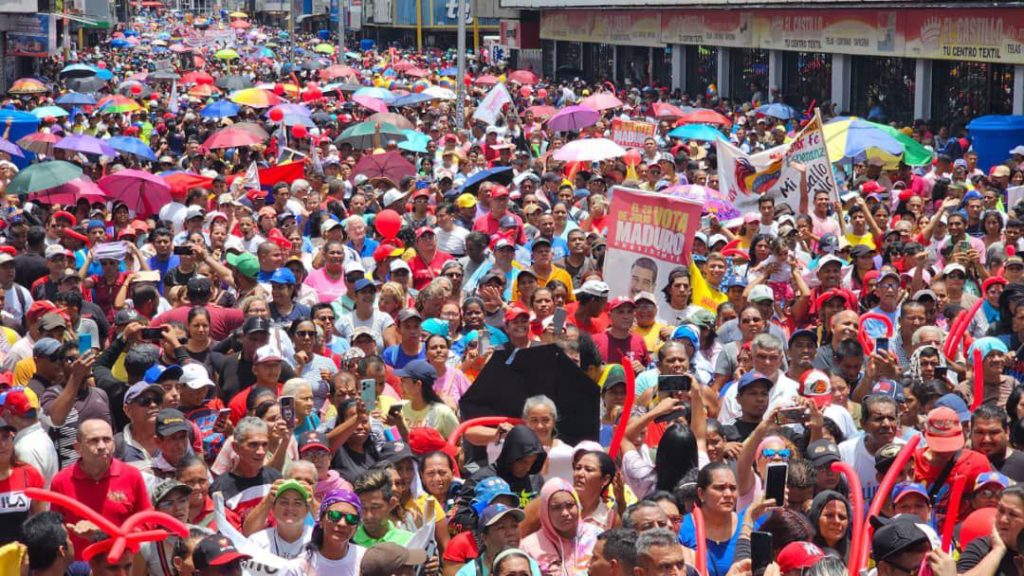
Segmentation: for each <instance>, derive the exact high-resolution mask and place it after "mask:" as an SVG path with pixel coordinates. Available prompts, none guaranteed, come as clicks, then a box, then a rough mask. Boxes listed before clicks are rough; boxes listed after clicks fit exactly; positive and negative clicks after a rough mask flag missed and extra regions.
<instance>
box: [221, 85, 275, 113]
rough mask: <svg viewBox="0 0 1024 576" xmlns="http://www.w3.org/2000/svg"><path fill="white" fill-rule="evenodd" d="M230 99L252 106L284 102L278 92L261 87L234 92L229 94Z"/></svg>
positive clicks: (266, 105)
mask: <svg viewBox="0 0 1024 576" xmlns="http://www.w3.org/2000/svg"><path fill="white" fill-rule="evenodd" d="M228 100H231V101H232V102H234V103H235V104H241V105H243V106H249V107H250V108H270V107H271V106H275V105H277V104H280V103H282V102H284V100H282V99H281V97H280V96H278V95H277V94H274V93H273V92H270V91H267V90H263V89H260V88H246V89H244V90H238V91H237V92H232V93H231V95H230V96H228Z"/></svg>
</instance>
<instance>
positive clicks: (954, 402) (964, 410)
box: [934, 392, 971, 424]
mask: <svg viewBox="0 0 1024 576" xmlns="http://www.w3.org/2000/svg"><path fill="white" fill-rule="evenodd" d="M940 406H944V407H946V408H949V409H950V410H952V411H953V412H956V415H957V417H958V418H960V423H961V424H963V423H964V422H967V421H969V420H970V419H971V410H970V408H968V407H967V402H965V401H964V399H963V398H961V397H959V396H957V395H956V394H953V393H952V392H950V393H949V394H945V395H943V396H941V397H940V398H939V399H938V400H936V401H935V406H934V408H938V407H940Z"/></svg>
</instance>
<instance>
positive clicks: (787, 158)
mask: <svg viewBox="0 0 1024 576" xmlns="http://www.w3.org/2000/svg"><path fill="white" fill-rule="evenodd" d="M715 146H717V147H718V182H719V190H720V191H722V192H727V193H728V195H729V200H730V201H731V202H732V203H733V205H734V206H735V207H736V209H737V210H739V212H740V213H741V214H746V213H747V212H754V213H756V212H757V201H758V198H760V197H761V195H763V194H771V195H772V196H774V197H775V203H776V205H777V206H781V205H782V204H784V203H785V204H788V205H789V206H790V207H791V208H792V209H793V212H795V213H797V214H799V213H800V177H801V176H800V171H799V170H798V169H797V168H796V167H795V166H794V165H796V164H802V165H803V166H804V169H805V170H806V172H807V195H808V200H809V201H810V200H812V199H813V198H814V195H815V194H816V193H817V192H819V191H821V190H824V191H826V192H828V193H829V195H830V196H831V197H832V199H833V200H835V199H837V198H836V181H835V175H834V173H833V171H832V164H831V162H829V157H828V149H827V146H826V142H825V134H824V132H822V129H821V118H820V116H818V115H815V117H814V118H813V119H812V120H811V121H810V122H808V123H807V126H805V127H804V129H803V130H801V131H800V132H799V133H797V134H796V135H795V136H794V137H793V138H792V139H791V140H790V141H789V142H786V143H785V144H782V145H781V146H776V147H775V148H771V149H769V150H765V151H764V152H758V153H757V154H746V153H744V152H743V151H741V150H740V149H739V148H737V147H735V146H733V145H732V144H730V143H728V142H726V141H725V140H722V139H719V140H718V141H717V142H716V143H715Z"/></svg>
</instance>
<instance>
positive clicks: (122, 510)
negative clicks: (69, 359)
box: [50, 419, 153, 560]
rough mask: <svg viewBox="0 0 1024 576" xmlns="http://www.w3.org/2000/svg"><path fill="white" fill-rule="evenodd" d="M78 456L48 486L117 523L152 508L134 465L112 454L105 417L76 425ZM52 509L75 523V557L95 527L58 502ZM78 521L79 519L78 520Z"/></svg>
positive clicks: (73, 534)
mask: <svg viewBox="0 0 1024 576" xmlns="http://www.w3.org/2000/svg"><path fill="white" fill-rule="evenodd" d="M75 450H76V451H77V452H78V455H79V460H78V461H77V462H75V463H74V464H72V465H71V466H70V467H68V468H65V469H63V470H61V471H60V472H58V473H57V475H56V476H55V477H54V478H53V482H52V483H51V485H50V490H53V491H54V492H57V493H59V494H64V495H65V496H68V497H70V498H73V499H75V500H78V501H79V502H81V503H83V504H84V505H86V506H87V507H89V508H91V509H93V510H95V511H97V512H99V513H100V514H101V515H103V517H105V518H107V519H109V520H110V521H111V522H113V523H114V524H117V525H118V526H120V525H121V524H122V523H123V522H124V521H125V520H127V519H128V518H129V517H131V516H132V515H133V514H135V513H136V512H140V511H142V510H150V509H152V508H153V506H152V504H150V501H149V493H148V492H147V491H146V482H145V480H143V479H142V473H141V472H139V471H138V470H137V469H136V468H134V467H132V466H130V465H128V464H125V463H124V462H121V461H120V460H118V459H116V458H114V431H113V429H111V427H110V424H109V423H107V422H106V421H105V420H100V419H90V420H86V421H84V422H82V423H81V425H80V426H79V428H78V439H77V442H76V443H75ZM53 509H54V511H56V512H60V513H61V514H63V515H64V521H65V522H66V523H67V524H68V525H71V526H74V527H75V531H74V533H72V534H71V541H72V542H73V543H74V547H75V560H81V559H82V552H83V551H84V550H85V548H86V546H88V545H89V544H91V543H92V541H93V540H94V539H93V538H91V537H92V536H96V535H97V533H98V532H99V528H98V527H96V526H92V525H91V523H89V522H88V521H86V522H82V521H83V520H85V518H84V517H82V516H81V515H80V514H79V513H78V512H76V511H75V510H69V509H66V508H63V507H61V506H58V505H56V504H55V505H54V506H53ZM79 522H82V523H81V524H79Z"/></svg>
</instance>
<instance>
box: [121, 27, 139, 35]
mask: <svg viewBox="0 0 1024 576" xmlns="http://www.w3.org/2000/svg"><path fill="white" fill-rule="evenodd" d="M124 35H125V36H138V35H139V31H138V30H132V29H131V28H129V29H128V30H125V31H124Z"/></svg>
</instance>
